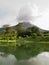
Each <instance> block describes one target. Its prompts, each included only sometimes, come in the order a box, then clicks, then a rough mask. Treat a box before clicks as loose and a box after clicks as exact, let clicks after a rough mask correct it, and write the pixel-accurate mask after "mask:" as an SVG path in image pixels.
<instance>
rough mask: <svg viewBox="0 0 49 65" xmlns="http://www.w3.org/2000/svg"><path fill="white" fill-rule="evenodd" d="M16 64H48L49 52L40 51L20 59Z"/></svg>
mask: <svg viewBox="0 0 49 65" xmlns="http://www.w3.org/2000/svg"><path fill="white" fill-rule="evenodd" d="M18 65H49V52H43V53H40V54H38V55H37V56H36V57H34V58H30V59H28V60H21V61H19V63H18Z"/></svg>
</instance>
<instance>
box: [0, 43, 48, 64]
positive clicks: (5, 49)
mask: <svg viewBox="0 0 49 65" xmlns="http://www.w3.org/2000/svg"><path fill="white" fill-rule="evenodd" d="M42 46H43V47H42ZM44 50H45V51H44ZM46 51H47V52H46ZM48 51H49V46H48V45H45V44H42V45H41V44H33V45H31V47H30V45H29V47H27V48H26V47H25V46H23V45H22V46H17V47H16V46H0V65H49V52H48Z"/></svg>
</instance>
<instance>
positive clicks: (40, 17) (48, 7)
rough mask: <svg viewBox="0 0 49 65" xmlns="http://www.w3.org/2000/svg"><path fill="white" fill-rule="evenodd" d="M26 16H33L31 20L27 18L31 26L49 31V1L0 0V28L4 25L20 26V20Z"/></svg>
mask: <svg viewBox="0 0 49 65" xmlns="http://www.w3.org/2000/svg"><path fill="white" fill-rule="evenodd" d="M26 6H27V7H26ZM23 7H24V8H23ZM21 11H22V12H21ZM24 11H25V12H24ZM23 12H24V13H23ZM30 12H31V13H30ZM29 13H30V14H29ZM21 14H22V16H20V15H21ZM24 14H27V15H25V16H28V15H29V17H30V16H31V19H29V20H28V17H27V21H30V23H31V24H34V25H36V26H38V27H40V28H41V29H45V30H49V0H0V27H1V26H2V25H4V24H9V25H12V26H13V25H16V24H18V22H19V21H20V20H18V19H19V18H20V17H24ZM24 19H25V21H26V18H24Z"/></svg>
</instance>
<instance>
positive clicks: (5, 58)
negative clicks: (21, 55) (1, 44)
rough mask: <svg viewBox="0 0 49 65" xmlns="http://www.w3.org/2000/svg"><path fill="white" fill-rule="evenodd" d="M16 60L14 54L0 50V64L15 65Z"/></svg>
mask: <svg viewBox="0 0 49 65" xmlns="http://www.w3.org/2000/svg"><path fill="white" fill-rule="evenodd" d="M16 61H17V60H16V58H15V56H14V55H12V54H5V53H3V52H0V65H15V63H16Z"/></svg>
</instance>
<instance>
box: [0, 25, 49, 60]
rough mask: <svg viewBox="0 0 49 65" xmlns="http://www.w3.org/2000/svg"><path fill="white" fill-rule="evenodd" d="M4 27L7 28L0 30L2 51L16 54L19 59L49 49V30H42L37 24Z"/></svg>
mask: <svg viewBox="0 0 49 65" xmlns="http://www.w3.org/2000/svg"><path fill="white" fill-rule="evenodd" d="M3 27H4V28H5V29H3V30H1V31H0V51H4V52H6V53H12V54H15V56H16V57H17V58H18V59H26V58H29V57H32V56H35V55H37V54H38V53H40V52H43V51H49V31H43V30H40V29H39V28H38V27H36V26H32V27H28V28H24V27H23V26H22V24H18V25H17V26H15V27H10V26H9V25H4V26H3ZM1 48H2V49H1Z"/></svg>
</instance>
